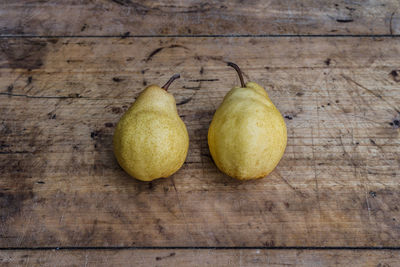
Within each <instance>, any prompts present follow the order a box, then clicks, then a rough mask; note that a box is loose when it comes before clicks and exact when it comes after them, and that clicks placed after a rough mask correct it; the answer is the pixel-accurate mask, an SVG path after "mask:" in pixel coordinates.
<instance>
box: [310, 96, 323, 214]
mask: <svg viewBox="0 0 400 267" xmlns="http://www.w3.org/2000/svg"><path fill="white" fill-rule="evenodd" d="M317 105H318V103H317ZM317 112H318V110H317ZM318 123H319V115H318ZM311 145H312V155H313V161H314V168H313V169H314V179H315V189H316V190H317V202H318V210H319V213H320V214H321V203H320V199H319V186H318V177H317V161H316V160H315V146H314V128H311Z"/></svg>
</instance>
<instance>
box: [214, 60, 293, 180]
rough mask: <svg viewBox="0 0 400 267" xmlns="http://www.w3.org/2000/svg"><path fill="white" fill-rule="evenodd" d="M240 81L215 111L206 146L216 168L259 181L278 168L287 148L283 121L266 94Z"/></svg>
mask: <svg viewBox="0 0 400 267" xmlns="http://www.w3.org/2000/svg"><path fill="white" fill-rule="evenodd" d="M228 66H231V67H233V68H234V69H235V70H236V71H237V73H238V75H239V78H240V82H241V87H234V88H233V89H232V90H230V91H229V92H228V94H227V95H226V96H225V97H224V100H223V102H222V104H221V105H220V106H219V107H218V109H217V110H216V112H215V114H214V117H213V119H212V122H211V125H210V128H209V130H208V146H209V149H210V153H211V156H212V158H213V160H214V162H215V164H216V165H217V167H218V168H219V169H220V170H221V171H222V172H224V173H225V174H227V175H229V176H231V177H234V178H237V179H239V180H249V179H256V178H262V177H264V176H266V175H268V174H269V173H270V172H271V171H272V170H273V169H274V168H275V167H276V165H278V163H279V161H280V159H281V158H282V156H283V153H284V151H285V148H286V142H287V133H286V125H285V121H284V119H283V117H282V115H281V113H280V112H279V110H278V109H277V108H276V107H275V105H274V104H273V103H272V101H271V99H270V98H269V97H268V94H267V92H266V91H265V90H264V88H262V87H261V86H260V85H258V84H256V83H254V82H248V83H246V84H245V83H244V81H243V76H242V72H241V71H240V69H239V67H238V66H237V65H236V64H234V63H231V62H229V63H228Z"/></svg>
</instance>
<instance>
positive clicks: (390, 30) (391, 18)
mask: <svg viewBox="0 0 400 267" xmlns="http://www.w3.org/2000/svg"><path fill="white" fill-rule="evenodd" d="M394 13H396V12H393V13H392V15H391V16H390V22H389V32H390V35H393V27H392V21H393V16H394Z"/></svg>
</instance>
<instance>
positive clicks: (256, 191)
mask: <svg viewBox="0 0 400 267" xmlns="http://www.w3.org/2000/svg"><path fill="white" fill-rule="evenodd" d="M399 44H400V43H399V39H397V38H138V39H136V38H129V39H121V38H106V39H104V38H61V39H57V38H50V39H44V38H30V39H21V38H17V39H14V38H5V39H1V40H0V48H1V50H0V51H1V52H0V88H1V92H0V114H1V115H0V149H1V150H0V170H1V172H0V247H3V248H6V247H36V246H39V247H49V246H50V247H51V246H74V247H78V246H168V247H170V246H265V247H274V246H322V247H327V246H345V247H353V246H367V247H381V246H384V247H398V246H399V245H400V243H399V238H400V225H399V222H400V213H399V204H398V203H399V200H400V199H399V198H400V186H399V183H398V181H399V178H400V171H399V169H400V168H399V166H400V151H399V149H398V147H399V144H400V139H399V116H400V114H399V110H400V107H399V103H400V87H399V75H400V71H399V65H398V62H400V61H399V60H400V53H399V52H400V51H399V50H400V46H399ZM228 60H230V61H233V62H235V63H237V64H239V65H240V66H241V67H242V69H243V71H244V73H245V78H246V80H252V81H256V82H258V83H260V84H262V85H264V86H265V87H266V88H267V91H268V93H269V94H270V97H271V99H272V100H273V102H274V103H275V104H276V105H277V107H278V108H279V109H280V111H281V112H282V114H283V115H284V116H285V120H286V122H287V126H288V147H287V150H286V153H285V155H284V158H283V159H282V161H281V162H280V164H279V165H278V167H277V169H276V170H275V171H274V172H273V173H272V174H271V175H270V176H269V177H267V178H265V179H262V180H257V181H251V182H239V181H236V180H232V179H231V178H229V177H227V176H224V175H223V174H222V173H220V172H219V171H218V170H217V168H216V167H215V165H214V164H213V162H212V160H211V158H210V155H209V151H208V147H207V129H208V125H209V123H210V121H211V119H212V115H213V113H214V112H215V109H216V108H217V107H218V105H219V104H220V103H221V101H222V98H223V97H224V95H225V94H226V93H227V92H228V91H229V90H230V88H231V87H232V86H234V85H237V84H238V79H237V77H236V74H235V72H234V71H233V70H232V69H231V68H229V67H227V66H226V64H225V62H226V61H228ZM176 72H179V73H181V74H182V79H180V80H178V81H177V82H176V83H175V84H174V85H173V86H172V87H171V89H170V92H171V93H172V94H173V95H174V96H175V98H176V100H177V102H178V104H179V105H178V109H179V113H180V115H181V117H182V118H183V120H184V122H185V123H186V125H187V127H188V131H189V136H190V149H189V155H188V158H187V160H186V163H185V164H184V166H183V168H182V169H181V170H180V171H179V172H178V173H176V174H175V175H174V176H173V177H171V178H169V179H162V180H158V181H155V182H152V183H142V182H138V181H136V180H133V179H131V178H129V177H128V176H127V175H126V174H125V173H124V172H123V171H122V170H121V169H120V167H119V166H118V164H117V163H116V161H115V159H114V157H113V154H112V147H111V143H112V142H111V141H112V134H113V128H114V126H115V123H116V122H117V121H118V119H119V118H120V116H121V115H122V113H123V112H124V110H126V109H127V107H128V106H129V105H130V103H132V102H133V100H134V98H135V97H136V96H137V95H138V93H139V92H140V91H141V90H142V89H143V87H144V86H145V85H148V84H150V83H156V84H162V83H164V82H165V81H166V80H167V79H168V78H169V77H170V75H171V74H173V73H176ZM32 253H34V252H32ZM35 253H36V252H35ZM38 253H42V252H38ZM77 253H78V256H77V257H78V258H80V257H81V256H79V255H81V254H80V253H81V252H77ZM115 253H120V252H115ZM127 253H128V254H129V253H132V252H127ZM193 253H194V252H193ZM196 253H197V252H196ZM199 253H200V252H199ZM227 253H228V254H227V255H229V253H237V252H236V251H233V252H227ZM346 253H347V252H346ZM349 253H350V252H349ZM363 253H364V252H363ZM385 253H386V252H385ZM235 255H237V254H235ZM227 257H228V256H227Z"/></svg>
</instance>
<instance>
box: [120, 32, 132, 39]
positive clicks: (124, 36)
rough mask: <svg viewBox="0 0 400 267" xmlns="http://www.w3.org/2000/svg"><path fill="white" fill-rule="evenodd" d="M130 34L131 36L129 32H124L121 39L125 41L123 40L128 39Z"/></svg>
mask: <svg viewBox="0 0 400 267" xmlns="http://www.w3.org/2000/svg"><path fill="white" fill-rule="evenodd" d="M130 34H131V33H130V32H125V33H124V34H122V35H121V38H122V39H125V38H127V37H129V35H130Z"/></svg>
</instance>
